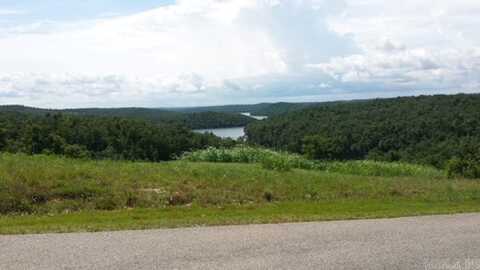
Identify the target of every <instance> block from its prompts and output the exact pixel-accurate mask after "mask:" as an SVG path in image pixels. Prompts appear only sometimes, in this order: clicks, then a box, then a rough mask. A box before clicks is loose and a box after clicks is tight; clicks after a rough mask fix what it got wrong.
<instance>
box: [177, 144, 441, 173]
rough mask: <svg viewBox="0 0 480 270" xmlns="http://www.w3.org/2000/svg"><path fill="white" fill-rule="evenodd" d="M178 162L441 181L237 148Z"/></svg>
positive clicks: (405, 168) (389, 168) (372, 164)
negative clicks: (255, 166) (260, 166)
mask: <svg viewBox="0 0 480 270" xmlns="http://www.w3.org/2000/svg"><path fill="white" fill-rule="evenodd" d="M181 160H184V161H190V162H219V163H249V164H261V165H262V166H263V167H264V168H267V169H276V170H280V171H288V170H290V169H294V168H295V169H307V170H319V171H325V172H332V173H341V174H350V175H362V176H388V177H395V176H418V177H428V178H431V177H435V178H439V177H444V176H445V175H446V173H445V172H443V171H441V170H438V169H436V168H433V167H430V166H422V165H415V164H407V163H400V162H379V161H369V160H361V161H342V162H339V161H315V160H309V159H306V158H305V157H303V156H300V155H297V154H292V153H287V152H275V151H272V150H269V149H264V148H258V147H249V146H238V147H234V148H213V147H211V148H208V149H205V150H198V151H194V152H190V153H186V154H184V155H183V157H181Z"/></svg>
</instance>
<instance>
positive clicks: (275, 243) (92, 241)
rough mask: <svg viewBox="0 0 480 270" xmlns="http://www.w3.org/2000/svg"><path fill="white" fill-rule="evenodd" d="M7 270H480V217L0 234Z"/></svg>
mask: <svg viewBox="0 0 480 270" xmlns="http://www.w3.org/2000/svg"><path fill="white" fill-rule="evenodd" d="M0 269H2V270H8V269H35V270H41V269H46V270H47V269H48V270H52V269H125V270H132V269H208V270H210V269H382V270H383V269H388V270H390V269H432V270H433V269H435V270H437V269H439V270H445V269H455V270H456V269H469V270H470V269H480V214H468V215H455V216H436V217H419V218H400V219H390V220H361V221H338V222H320V223H300V224H280V225H252V226H231V227H211V228H192V229H173V230H153V231H128V232H113V233H92V234H88V233H81V234H47V235H33V236H32V235H27V236H0Z"/></svg>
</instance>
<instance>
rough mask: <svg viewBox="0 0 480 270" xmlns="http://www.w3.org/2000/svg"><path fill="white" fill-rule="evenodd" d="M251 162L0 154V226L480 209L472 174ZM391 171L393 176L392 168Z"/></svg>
mask: <svg viewBox="0 0 480 270" xmlns="http://www.w3.org/2000/svg"><path fill="white" fill-rule="evenodd" d="M355 174H356V171H355V170H348V174H347V172H345V173H337V172H331V171H330V172H323V171H318V170H299V169H292V170H290V171H276V170H267V169H264V168H263V167H262V165H258V164H238V163H229V164H226V163H193V162H186V161H176V162H166V163H140V162H138V163H136V162H114V161H81V160H73V159H65V158H59V157H51V156H34V157H32V156H24V155H9V154H3V155H1V156H0V212H1V214H2V216H1V217H0V233H2V234H6V233H31V232H69V231H98V230H118V229H145V228H159V227H179V226H195V225H213V224H245V223H272V222H284V221H311V220H332V219H353V218H373V217H396V216H410V215H421V214H440V213H458V212H475V211H480V182H479V181H476V180H464V179H447V178H445V177H443V176H442V174H441V173H435V174H432V173H431V172H429V173H428V174H426V175H421V174H419V175H415V176H408V177H405V176H388V177H385V176H368V175H365V174H366V173H365V171H362V172H361V173H360V174H361V175H355ZM399 175H402V174H401V173H399Z"/></svg>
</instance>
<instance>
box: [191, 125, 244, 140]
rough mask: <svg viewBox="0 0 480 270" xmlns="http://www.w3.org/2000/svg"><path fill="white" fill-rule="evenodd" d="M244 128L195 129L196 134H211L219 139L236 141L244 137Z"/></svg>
mask: <svg viewBox="0 0 480 270" xmlns="http://www.w3.org/2000/svg"><path fill="white" fill-rule="evenodd" d="M244 129H245V127H234V128H212V129H196V130H194V131H195V132H197V133H213V134H214V135H216V136H218V137H220V138H231V139H238V138H240V137H242V136H244V135H245V130H244Z"/></svg>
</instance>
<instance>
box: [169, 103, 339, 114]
mask: <svg viewBox="0 0 480 270" xmlns="http://www.w3.org/2000/svg"><path fill="white" fill-rule="evenodd" d="M332 103H339V102H306V103H287V102H279V103H259V104H253V105H224V106H210V107H190V108H169V109H167V110H171V111H175V112H183V113H198V112H219V113H244V112H249V113H251V114H252V115H258V116H269V117H270V116H274V115H279V114H284V113H289V112H294V111H300V110H304V109H307V108H311V107H315V106H321V105H325V104H332Z"/></svg>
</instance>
